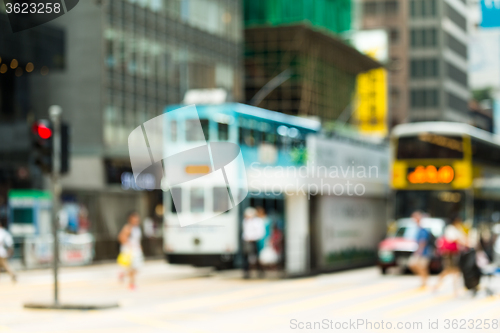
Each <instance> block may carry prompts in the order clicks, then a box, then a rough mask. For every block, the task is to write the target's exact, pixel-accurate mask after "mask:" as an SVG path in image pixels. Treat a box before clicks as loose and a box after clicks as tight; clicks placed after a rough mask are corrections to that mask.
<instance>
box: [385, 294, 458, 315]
mask: <svg viewBox="0 0 500 333" xmlns="http://www.w3.org/2000/svg"><path fill="white" fill-rule="evenodd" d="M452 299H455V297H454V296H450V295H447V296H438V297H432V298H427V299H424V300H422V301H419V302H416V303H412V304H409V305H406V306H403V307H401V308H399V309H397V310H393V311H390V312H388V313H387V316H391V317H402V316H405V315H409V314H412V313H416V312H418V311H420V310H423V309H427V308H429V307H432V306H435V305H438V304H441V303H444V302H448V301H450V300H452Z"/></svg>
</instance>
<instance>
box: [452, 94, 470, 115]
mask: <svg viewBox="0 0 500 333" xmlns="http://www.w3.org/2000/svg"><path fill="white" fill-rule="evenodd" d="M447 96H448V106H449V107H450V108H452V109H454V110H458V111H461V112H464V113H466V112H468V110H469V106H468V103H467V100H465V99H462V98H461V97H458V96H456V95H455V94H452V93H450V92H449V93H447Z"/></svg>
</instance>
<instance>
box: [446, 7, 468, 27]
mask: <svg viewBox="0 0 500 333" xmlns="http://www.w3.org/2000/svg"><path fill="white" fill-rule="evenodd" d="M445 4H446V14H447V16H448V18H449V19H450V20H451V21H453V23H455V24H456V25H458V26H459V27H460V28H461V29H462V30H464V31H466V30H467V19H466V18H465V17H464V16H462V14H460V13H459V12H458V11H457V10H456V9H455V8H453V7H452V6H450V5H449V4H448V3H445Z"/></svg>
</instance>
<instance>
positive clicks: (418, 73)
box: [410, 59, 439, 79]
mask: <svg viewBox="0 0 500 333" xmlns="http://www.w3.org/2000/svg"><path fill="white" fill-rule="evenodd" d="M438 75H439V66H438V60H437V59H413V60H411V61H410V76H411V78H412V79H420V78H434V77H437V76H438Z"/></svg>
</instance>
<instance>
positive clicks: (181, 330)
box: [124, 316, 210, 333]
mask: <svg viewBox="0 0 500 333" xmlns="http://www.w3.org/2000/svg"><path fill="white" fill-rule="evenodd" d="M124 319H125V320H126V321H128V322H131V323H134V324H139V325H143V326H149V327H155V328H159V329H165V330H168V331H169V332H176V333H208V332H210V331H204V330H198V329H188V328H186V327H183V326H181V325H176V324H172V323H167V322H165V321H162V320H157V319H152V318H144V317H137V316H127V317H126V318H124Z"/></svg>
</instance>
